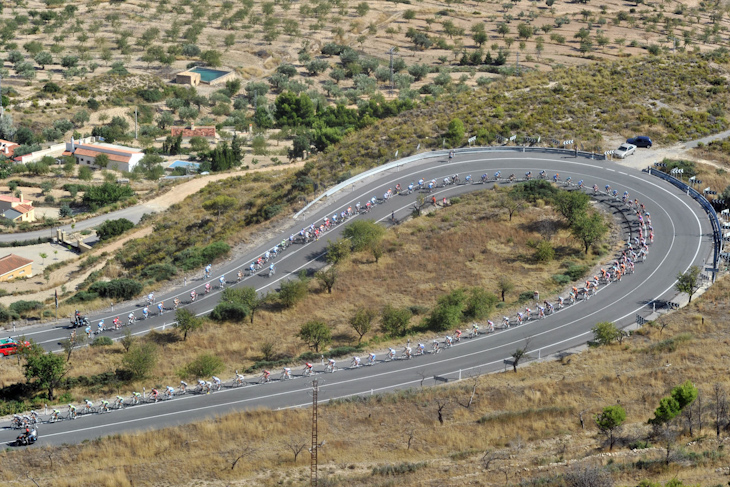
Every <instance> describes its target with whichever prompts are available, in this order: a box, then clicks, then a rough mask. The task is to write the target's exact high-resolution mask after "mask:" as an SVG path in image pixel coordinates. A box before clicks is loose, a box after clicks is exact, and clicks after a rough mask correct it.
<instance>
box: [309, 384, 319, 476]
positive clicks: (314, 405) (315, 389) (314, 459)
mask: <svg viewBox="0 0 730 487" xmlns="http://www.w3.org/2000/svg"><path fill="white" fill-rule="evenodd" d="M317 392H319V381H318V380H317V379H314V380H313V381H312V449H311V450H310V452H311V462H310V469H311V473H310V477H311V486H312V487H317V467H318V462H317V449H318V448H319V441H318V440H317Z"/></svg>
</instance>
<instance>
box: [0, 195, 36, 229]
mask: <svg viewBox="0 0 730 487" xmlns="http://www.w3.org/2000/svg"><path fill="white" fill-rule="evenodd" d="M0 216H2V218H7V219H8V220H12V221H14V222H18V221H21V222H34V221H35V208H33V202H32V201H26V200H25V199H24V198H23V193H20V197H19V198H16V197H15V196H13V195H11V194H1V195H0Z"/></svg>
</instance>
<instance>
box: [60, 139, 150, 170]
mask: <svg viewBox="0 0 730 487" xmlns="http://www.w3.org/2000/svg"><path fill="white" fill-rule="evenodd" d="M63 154H64V155H73V156H74V157H75V158H76V164H83V165H85V166H92V167H99V166H97V165H96V157H97V156H98V155H99V154H106V155H107V157H109V165H108V166H107V167H109V168H110V169H117V170H118V171H131V170H132V169H134V166H136V165H137V164H138V163H139V161H141V160H142V158H143V157H144V153H143V152H140V151H139V150H138V149H135V148H133V147H124V146H121V145H114V144H106V143H102V142H95V143H93V144H92V143H87V144H84V143H78V142H74V139H71V142H70V143H67V144H66V152H64V153H63Z"/></svg>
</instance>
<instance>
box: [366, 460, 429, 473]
mask: <svg viewBox="0 0 730 487" xmlns="http://www.w3.org/2000/svg"><path fill="white" fill-rule="evenodd" d="M425 466H426V462H418V463H411V462H403V463H399V464H398V465H383V466H380V467H373V471H372V472H373V475H381V476H383V477H387V476H391V475H392V476H395V475H404V474H407V473H413V472H417V471H418V470H420V469H422V468H424V467H425Z"/></svg>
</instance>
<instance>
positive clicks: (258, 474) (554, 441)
mask: <svg viewBox="0 0 730 487" xmlns="http://www.w3.org/2000/svg"><path fill="white" fill-rule="evenodd" d="M728 297H730V280H729V279H727V278H724V279H721V280H720V281H718V283H717V284H716V285H715V286H714V287H713V288H712V289H711V290H709V291H708V292H707V293H706V294H705V295H704V296H703V297H701V298H700V299H698V300H696V302H695V303H693V304H692V305H691V306H690V307H688V308H686V309H684V310H681V311H679V312H676V313H674V314H671V315H668V316H665V317H663V318H661V320H660V321H661V322H662V323H664V322H666V323H667V324H668V325H667V327H666V328H665V329H664V331H663V332H660V330H659V328H658V327H655V326H652V325H648V326H646V327H645V328H644V329H642V330H641V332H640V333H637V334H634V335H633V336H632V337H631V338H630V339H628V340H627V341H624V344H623V345H618V344H616V345H612V346H610V347H605V348H599V349H590V350H588V351H586V352H584V353H581V354H579V355H572V356H570V357H567V358H565V359H563V360H562V361H551V362H544V363H535V364H532V365H529V366H527V367H525V368H522V369H520V371H519V372H518V373H517V374H514V373H512V372H508V373H500V374H493V375H489V376H484V377H481V378H479V379H477V394H476V399H475V401H474V404H473V405H472V406H471V407H470V408H468V409H467V408H464V407H461V406H459V405H458V402H462V403H463V402H466V400H467V399H468V397H469V395H470V393H471V387H472V381H471V380H470V379H467V380H464V381H463V382H461V383H458V384H455V385H451V386H446V387H439V388H427V389H423V390H412V391H404V392H397V393H393V394H387V395H382V396H374V397H373V398H371V399H370V400H368V401H354V402H346V401H340V402H338V403H336V404H331V405H327V406H325V407H322V408H321V409H320V419H319V425H320V438H321V439H325V440H326V445H325V447H324V449H323V450H322V451H321V452H320V465H321V467H320V472H321V474H320V475H327V474H331V476H330V481H331V482H332V483H331V484H328V485H349V486H366V485H367V486H381V485H382V486H385V485H392V483H390V482H391V479H389V478H388V477H381V476H379V475H373V474H372V473H371V470H372V468H373V467H377V466H381V465H398V464H400V463H401V462H427V465H426V466H425V467H424V469H423V470H420V471H419V472H418V473H416V474H407V475H401V476H399V477H398V478H397V483H398V485H404V486H416V485H423V482H424V481H425V479H429V480H430V481H431V482H435V485H449V486H458V485H465V484H472V485H489V486H492V485H494V486H497V485H505V484H518V483H519V482H520V481H521V480H536V479H543V480H544V479H547V478H550V477H553V476H555V475H557V474H560V473H562V472H565V471H566V469H567V468H570V466H571V465H586V464H599V465H608V464H609V463H610V464H612V467H611V469H612V470H611V471H612V472H613V475H614V478H615V480H616V481H617V482H618V483H619V484H620V485H636V484H637V483H638V482H639V480H641V479H646V478H649V479H652V480H654V481H657V480H659V481H663V482H666V481H667V480H669V479H671V478H673V477H676V478H678V479H680V480H683V481H684V482H685V484H690V483H691V484H693V485H694V484H697V483H699V484H700V485H718V484H724V483H725V482H726V478H725V473H724V472H725V470H724V469H722V468H718V467H721V466H723V465H724V461H723V458H724V453H723V442H722V441H719V442H718V441H717V440H715V437H714V433H713V431H712V422H711V415H710V414H706V415H705V417H704V421H705V423H704V428H705V429H703V431H702V432H701V433H699V435H700V436H698V437H696V438H695V439H694V441H692V442H690V438H688V436H684V437H680V438H679V439H678V440H677V448H678V449H681V450H683V451H684V452H685V453H684V454H683V455H684V457H683V458H684V459H683V460H681V461H680V462H678V463H672V464H670V465H669V466H663V465H662V464H661V462H655V460H657V459H661V458H662V457H663V454H664V452H663V450H662V449H661V448H656V447H655V448H649V449H646V450H636V451H631V450H628V449H627V448H626V444H627V443H629V442H631V441H633V440H636V439H643V438H645V436H646V434H647V432H648V428H647V426H646V424H645V423H646V420H647V419H648V418H649V417H651V415H652V412H653V409H654V408H655V407H656V405H657V402H658V400H659V398H660V397H662V396H664V395H666V394H667V393H668V391H669V390H670V389H671V388H672V387H673V386H675V385H677V384H678V383H681V382H683V381H685V380H687V379H690V380H692V381H693V382H694V383H695V385H697V387H698V388H699V389H700V391H701V393H702V394H703V396H704V397H703V401H704V403H705V404H706V405H707V404H709V403H710V395H709V392H710V389H711V387H712V385H713V384H714V383H717V382H719V383H720V384H722V385H723V386H724V387H726V388H727V387H728V386H730V381H729V380H728V379H727V377H726V376H725V374H724V373H723V372H724V370H725V368H726V367H725V364H726V361H727V357H726V348H727V345H728V343H727V340H728V339H727V336H728V332H730V324H728V322H727V320H726V314H727V309H728V304H729V303H728ZM703 318H704V323H703ZM687 332H689V333H691V334H692V338H691V340H690V341H689V342H685V343H684V344H683V345H680V346H679V347H678V348H677V349H676V350H675V351H674V352H662V353H656V352H655V351H654V350H656V348H657V347H656V345H657V343H659V342H661V341H662V340H666V339H671V338H673V337H676V336H677V335H678V334H680V333H687ZM439 401H440V402H441V403H443V402H444V401H448V406H447V407H446V409H445V424H444V425H443V426H441V425H439V423H438V421H437V420H436V410H437V404H438V402H439ZM616 402H620V404H621V405H623V406H624V407H625V408H626V410H627V418H628V419H627V425H626V426H625V427H624V428H623V430H622V432H621V434H620V438H621V439H620V442H619V445H617V447H616V448H615V450H614V453H613V454H612V455H611V456H610V457H609V456H607V455H606V454H605V453H604V451H605V450H604V442H603V437H602V436H600V435H598V432H597V431H596V429H595V427H594V425H593V421H592V417H593V415H594V414H595V413H597V412H599V411H600V410H601V408H603V407H604V406H606V405H610V404H615V403H616ZM580 412H583V417H584V419H585V421H586V429H581V426H580V423H579V420H578V415H579V413H580ZM404 418H408V421H404ZM480 418H484V419H482V420H481V421H478V420H479V419H480ZM309 420H310V412H309V411H307V410H292V411H250V412H241V413H236V414H232V415H228V416H225V417H221V418H216V419H214V420H207V421H202V422H199V423H195V424H192V425H188V426H183V427H178V428H172V429H166V430H163V431H161V432H147V433H140V434H136V435H124V436H120V437H116V436H115V437H110V438H106V439H103V440H100V441H95V442H92V443H90V444H85V445H78V446H65V447H59V448H45V449H31V450H25V451H17V452H5V453H0V478H1V479H2V480H3V481H4V482H5V483H6V485H21V484H20V480H18V479H21V478H24V475H25V474H24V472H26V471H28V470H29V469H30V470H31V471H32V472H33V473H34V474H35V475H36V477H35V478H36V480H37V481H42V482H43V485H54V486H79V485H90V486H91V485H140V484H142V485H145V484H148V485H152V484H155V485H165V484H170V485H199V484H200V482H205V483H206V484H207V485H215V486H217V485H221V486H222V485H264V486H268V485H272V486H273V485H281V484H282V483H283V484H284V485H304V484H305V483H306V480H307V474H308V468H307V467H308V466H307V453H306V450H305V452H304V453H303V456H300V458H299V461H298V463H297V464H294V462H293V456H292V454H291V453H290V452H289V450H288V448H287V446H286V443H287V442H290V441H300V442H303V443H306V441H307V435H308V431H309V425H310V423H309ZM409 438H411V446H410V448H408V440H409ZM247 447H250V448H252V449H253V451H248V452H247V451H246V448H247ZM487 450H492V451H494V452H496V453H497V454H498V455H499V456H501V459H499V460H495V461H493V462H492V463H491V465H490V467H489V470H485V469H484V467H483V465H482V464H481V462H480V458H481V457H482V455H483V454H484V452H485V451H487ZM704 452H707V453H704ZM243 453H247V456H245V457H244V459H243V460H242V461H241V462H239V463H238V464H237V465H236V468H235V469H234V470H231V468H230V467H231V464H232V462H233V460H235V458H237V457H238V456H239V455H241V454H243ZM690 453H691V454H696V455H697V456H695V457H694V458H692V457H691V456H689V455H688V454H690ZM21 455H22V460H21ZM50 458H53V466H51V463H50ZM637 461H643V462H644V463H643V467H642V468H636V466H635V462H637ZM505 478H506V479H505ZM180 479H183V480H180ZM23 482H26V481H25V480H23ZM23 485H26V484H23ZM546 485H552V484H549V483H548V484H546Z"/></svg>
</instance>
